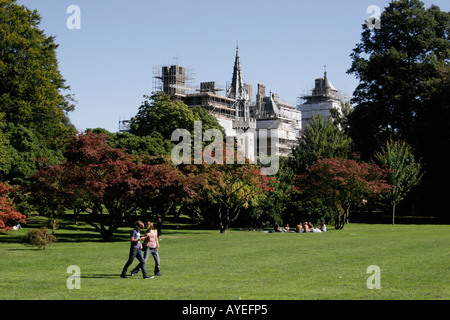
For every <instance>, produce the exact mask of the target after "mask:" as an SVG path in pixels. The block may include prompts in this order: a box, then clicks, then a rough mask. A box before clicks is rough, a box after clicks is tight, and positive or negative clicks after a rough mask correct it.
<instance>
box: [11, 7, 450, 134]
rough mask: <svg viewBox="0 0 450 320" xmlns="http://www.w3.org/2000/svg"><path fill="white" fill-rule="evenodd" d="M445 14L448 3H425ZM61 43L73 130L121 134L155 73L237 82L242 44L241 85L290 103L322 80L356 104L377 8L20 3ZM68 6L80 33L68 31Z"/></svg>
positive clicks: (149, 89) (61, 63) (196, 81)
mask: <svg viewBox="0 0 450 320" xmlns="http://www.w3.org/2000/svg"><path fill="white" fill-rule="evenodd" d="M423 2H424V3H425V6H426V7H427V8H428V7H429V6H430V5H431V4H436V5H438V6H439V7H440V8H441V10H445V11H449V10H450V2H449V1H448V0H433V1H423ZM17 3H18V4H23V5H25V6H27V7H28V8H30V9H37V10H38V11H39V13H40V15H41V17H42V22H41V28H42V29H44V30H45V33H46V34H47V35H53V36H56V42H57V43H58V44H59V48H58V60H59V68H60V70H61V72H62V74H63V77H64V78H65V79H66V81H67V82H66V83H67V85H69V86H70V87H71V91H70V93H72V94H74V96H75V99H77V100H78V103H77V105H76V110H75V111H74V112H72V113H71V114H70V119H71V121H72V123H73V124H74V125H75V126H76V127H77V129H79V130H80V131H83V130H85V129H87V128H97V127H100V128H105V129H107V130H109V131H111V132H116V131H117V130H118V123H119V120H124V119H129V118H130V117H132V116H134V115H135V114H136V113H137V111H138V108H139V106H140V104H141V102H142V101H143V95H145V94H147V95H150V94H151V92H152V89H153V67H154V66H160V65H170V64H174V63H178V64H180V65H182V66H186V67H189V68H190V69H191V70H192V71H193V74H194V75H195V77H194V81H193V84H194V85H199V84H200V82H203V81H215V82H216V84H217V85H218V86H221V87H224V88H225V86H226V84H227V82H230V81H231V76H232V71H233V64H234V57H235V51H236V44H237V43H239V55H240V58H241V65H242V69H243V76H244V81H245V82H247V83H250V84H252V85H253V88H254V89H253V95H255V92H256V86H257V84H258V83H262V84H265V85H266V92H267V93H268V92H269V91H271V92H275V93H278V94H279V96H280V99H281V100H283V101H286V102H289V103H291V104H293V105H296V104H297V98H298V97H299V96H301V95H303V94H304V93H305V92H306V91H307V90H310V89H312V87H313V83H314V79H316V78H319V77H322V76H323V72H324V66H325V65H326V70H327V74H328V78H329V79H330V81H331V83H332V84H333V85H334V86H335V87H336V88H337V89H338V90H340V91H341V92H342V93H343V94H346V95H347V96H349V97H351V95H352V93H353V90H354V89H355V88H356V86H357V83H358V81H357V80H356V79H355V78H354V76H353V75H348V74H346V70H348V68H349V67H350V64H351V60H350V53H351V52H352V49H353V48H354V47H355V45H356V44H357V43H359V41H360V38H361V31H362V24H364V23H365V20H366V19H368V18H369V16H370V14H369V13H367V12H366V11H367V8H368V6H370V5H378V6H379V7H380V8H381V10H383V8H384V7H386V6H388V4H389V1H388V0H385V1H377V0H340V1H337V0H334V1H332V0H316V1H313V0H309V1H302V0H278V1H273V0H272V1H267V0H221V1H218V0H171V1H167V0H164V1H162V0H158V1H156V0H132V1H115V0H114V1H112V0H109V1H106V0H18V1H17ZM70 5H77V6H78V7H79V8H80V9H81V16H80V17H81V29H78V30H77V29H74V30H70V29H68V28H67V25H66V21H67V19H68V18H69V17H70V16H71V14H70V13H67V8H68V7H69V6H70Z"/></svg>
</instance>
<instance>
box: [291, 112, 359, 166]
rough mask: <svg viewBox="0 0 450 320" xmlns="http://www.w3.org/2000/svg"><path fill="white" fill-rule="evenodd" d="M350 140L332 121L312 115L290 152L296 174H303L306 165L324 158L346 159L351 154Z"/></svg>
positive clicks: (351, 144)
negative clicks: (310, 120)
mask: <svg viewBox="0 0 450 320" xmlns="http://www.w3.org/2000/svg"><path fill="white" fill-rule="evenodd" d="M352 146H353V143H352V140H351V139H350V138H349V137H348V136H347V134H346V133H345V132H344V131H342V130H340V129H339V127H338V126H337V125H335V124H334V123H333V120H332V119H331V118H328V117H324V116H322V115H321V114H317V115H313V116H312V122H311V123H310V124H308V125H307V126H306V128H305V130H304V134H303V137H301V138H300V140H299V143H298V145H297V146H296V147H295V148H294V149H293V150H292V157H291V163H292V167H293V170H294V172H295V173H296V174H301V173H303V172H305V170H306V166H307V165H312V164H313V163H315V162H316V161H317V159H318V157H319V156H322V157H324V158H347V157H348V156H349V155H350V154H351V152H352V149H353V148H352Z"/></svg>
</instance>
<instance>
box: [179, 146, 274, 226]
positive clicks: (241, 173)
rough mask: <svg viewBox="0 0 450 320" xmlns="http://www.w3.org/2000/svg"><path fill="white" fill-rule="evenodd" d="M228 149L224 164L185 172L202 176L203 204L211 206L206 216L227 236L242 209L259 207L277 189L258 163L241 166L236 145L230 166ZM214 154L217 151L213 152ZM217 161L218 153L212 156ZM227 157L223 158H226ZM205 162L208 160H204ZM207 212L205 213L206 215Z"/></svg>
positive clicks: (214, 164)
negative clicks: (238, 161)
mask: <svg viewBox="0 0 450 320" xmlns="http://www.w3.org/2000/svg"><path fill="white" fill-rule="evenodd" d="M227 151H228V150H227V148H226V146H225V143H224V146H223V150H222V154H220V158H221V159H222V162H221V163H220V164H218V163H212V164H207V162H204V163H202V164H198V165H187V166H185V168H184V169H183V170H184V171H185V172H191V173H193V174H195V175H198V176H200V177H201V178H202V179H203V181H204V183H203V185H202V188H201V189H200V190H199V191H198V192H199V197H200V200H202V201H201V202H200V203H201V204H203V205H204V204H205V202H206V204H207V206H205V207H204V208H206V210H207V212H206V214H210V215H212V218H213V219H211V220H212V221H214V222H217V223H218V226H219V230H220V233H226V231H227V229H228V228H229V226H230V224H231V223H232V222H234V221H235V220H236V219H237V218H238V217H239V214H240V213H241V211H242V209H248V208H249V207H252V206H256V205H258V204H259V202H260V201H261V200H262V199H264V198H265V197H266V196H267V193H268V192H269V191H272V190H273V187H272V185H271V183H272V181H273V180H274V179H273V178H272V177H269V176H265V175H261V171H260V168H259V167H258V166H256V165H254V164H249V163H248V162H247V163H245V164H237V159H238V157H237V148H236V144H235V145H234V155H233V157H234V158H233V159H235V161H234V163H229V162H228V163H227V161H226V159H227ZM213 153H214V152H213ZM211 156H212V157H213V158H214V157H215V154H211ZM222 157H223V158H222ZM204 160H205V159H204ZM202 213H205V212H202Z"/></svg>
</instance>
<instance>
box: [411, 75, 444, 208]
mask: <svg viewBox="0 0 450 320" xmlns="http://www.w3.org/2000/svg"><path fill="white" fill-rule="evenodd" d="M439 72H440V75H439V77H437V78H434V79H431V80H430V82H429V84H428V91H427V93H426V95H425V99H424V108H422V110H420V111H419V112H418V114H417V117H418V123H417V139H416V141H415V142H414V143H413V144H412V145H413V146H414V150H415V152H416V155H417V156H418V158H420V159H421V162H422V164H423V171H424V175H423V179H422V183H421V185H420V188H421V189H422V190H421V192H420V193H418V195H417V198H418V204H419V205H420V206H422V208H423V210H426V212H427V213H429V212H432V213H433V214H434V215H436V216H437V215H439V214H440V215H448V208H450V197H448V190H450V155H449V154H448V152H443V151H444V150H450V66H447V67H445V68H442V69H441V70H440V71H439ZM419 205H418V206H416V208H417V207H419ZM419 210H420V208H419Z"/></svg>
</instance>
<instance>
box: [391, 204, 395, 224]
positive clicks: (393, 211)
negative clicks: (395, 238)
mask: <svg viewBox="0 0 450 320" xmlns="http://www.w3.org/2000/svg"><path fill="white" fill-rule="evenodd" d="M394 224H395V204H394V205H393V206H392V225H394Z"/></svg>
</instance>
